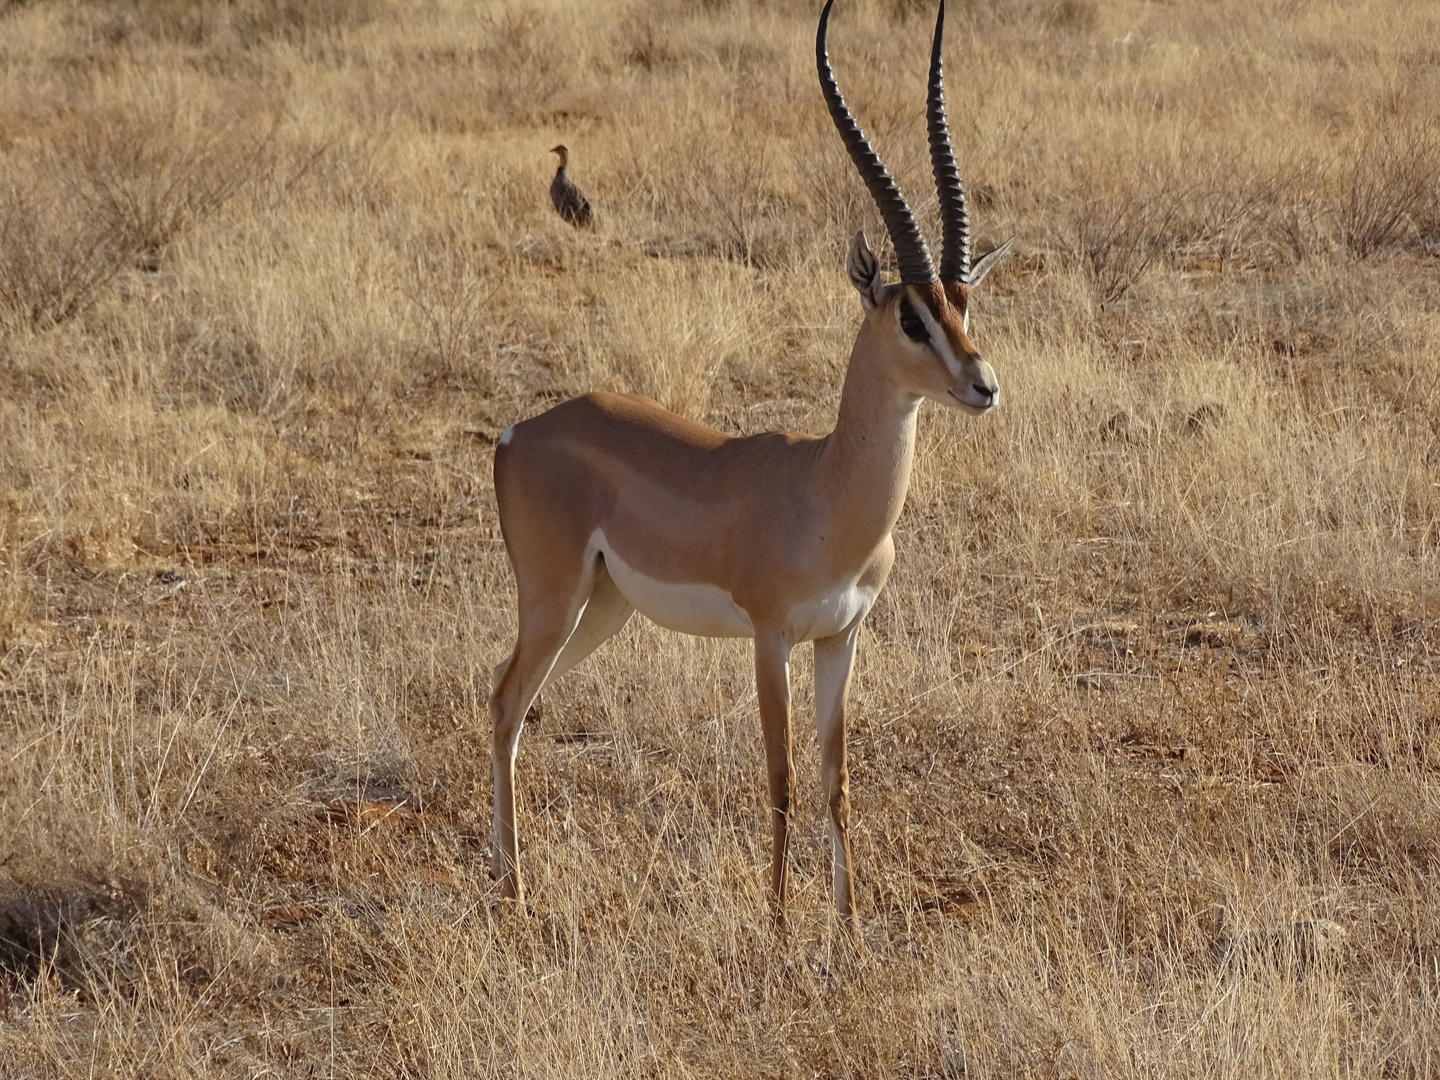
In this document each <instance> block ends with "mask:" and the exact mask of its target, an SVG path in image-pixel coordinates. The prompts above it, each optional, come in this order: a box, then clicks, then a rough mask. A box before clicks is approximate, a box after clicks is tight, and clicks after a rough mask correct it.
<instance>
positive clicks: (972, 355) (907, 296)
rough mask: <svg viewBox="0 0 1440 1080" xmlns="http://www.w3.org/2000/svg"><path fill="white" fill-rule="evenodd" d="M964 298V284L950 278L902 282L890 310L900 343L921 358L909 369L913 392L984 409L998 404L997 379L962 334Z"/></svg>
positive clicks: (969, 408)
mask: <svg viewBox="0 0 1440 1080" xmlns="http://www.w3.org/2000/svg"><path fill="white" fill-rule="evenodd" d="M969 298H970V297H969V289H968V288H967V287H966V286H964V285H961V284H958V283H955V282H951V283H947V284H946V285H945V286H943V287H942V286H940V285H939V284H934V285H904V286H901V287H900V288H899V289H897V290H896V293H895V301H894V303H893V305H892V311H893V315H894V319H895V329H896V335H897V337H898V338H899V340H900V342H901V345H902V347H903V348H904V350H905V352H906V353H907V354H908V355H910V356H911V357H913V358H914V359H915V360H916V361H920V363H917V364H916V365H915V368H914V377H915V381H916V384H917V385H916V387H915V389H916V391H917V392H918V393H920V394H923V395H924V396H925V397H928V398H932V399H934V400H936V401H939V402H942V403H943V404H946V405H952V406H958V407H959V408H962V409H965V410H967V411H969V412H973V413H983V412H988V411H989V410H990V409H993V408H994V407H995V406H996V405H998V404H999V403H1000V384H999V383H998V382H997V381H996V379H995V372H994V371H993V370H992V369H991V367H990V365H989V364H987V363H986V362H985V361H984V360H983V359H982V358H981V356H980V351H979V350H978V349H977V348H975V345H974V343H973V342H971V340H970V336H969V334H968V333H966V330H965V324H966V321H967V320H966V306H967V304H968V302H969Z"/></svg>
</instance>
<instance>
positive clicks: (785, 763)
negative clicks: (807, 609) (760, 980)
mask: <svg viewBox="0 0 1440 1080" xmlns="http://www.w3.org/2000/svg"><path fill="white" fill-rule="evenodd" d="M790 649H791V644H790V641H789V639H788V638H786V637H785V636H783V635H781V634H775V633H765V632H763V631H759V630H757V631H756V634H755V691H756V694H757V696H758V697H759V699H760V729H761V731H762V732H763V734H764V736H765V773H766V777H767V778H768V780H769V783H770V814H771V827H772V829H773V830H774V832H773V837H774V839H773V848H772V851H771V862H770V889H771V892H772V893H773V895H774V899H775V921H776V922H777V923H779V924H780V925H782V926H783V925H784V923H785V893H786V888H787V886H788V884H789V879H790V874H789V867H788V862H789V860H788V859H787V852H788V851H789V846H790V793H791V792H792V791H793V790H794V789H795V761H794V755H793V754H792V752H791V739H790Z"/></svg>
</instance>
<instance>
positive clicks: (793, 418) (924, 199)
mask: <svg viewBox="0 0 1440 1080" xmlns="http://www.w3.org/2000/svg"><path fill="white" fill-rule="evenodd" d="M818 7H819V3H818V0H815V2H806V3H787V4H783V5H782V4H761V3H758V2H756V3H753V4H747V3H745V2H743V0H731V2H725V0H714V2H711V3H706V4H697V5H684V4H681V3H679V2H678V0H634V2H631V3H623V2H619V0H609V2H597V3H584V4H582V3H579V2H577V0H554V2H549V3H546V2H544V0H536V2H535V3H533V4H530V5H525V4H521V3H516V4H501V3H496V4H475V5H472V4H464V3H460V2H458V0H457V2H447V0H435V2H431V3H425V4H417V5H401V4H398V3H395V4H392V3H387V2H385V0H370V2H368V3H367V2H354V3H350V2H343V0H328V2H323V3H321V2H316V3H302V2H301V0H234V2H233V3H229V4H224V5H219V4H214V5H210V4H199V3H193V2H187V0H117V2H112V3H99V2H96V3H83V2H78V0H69V2H67V0H55V2H50V3H41V2H34V3H22V4H15V3H11V4H10V5H9V6H5V5H3V4H0V100H3V102H4V105H3V108H0V822H3V832H0V1075H3V1076H5V1077H69V1076H82V1075H83V1076H116V1077H120V1076H124V1077H195V1076H235V1077H258V1076H262V1075H268V1076H277V1075H281V1076H285V1075H324V1076H331V1075H334V1076H385V1077H391V1076H425V1077H430V1076H491V1075H497V1076H511V1075H523V1076H557V1077H574V1076H625V1077H629V1076H636V1075H649V1076H728V1075H745V1076H785V1077H792V1076H793V1077H811V1076H837V1077H838V1076H845V1077H852V1076H853V1077H858V1076H895V1077H961V1076H964V1077H982V1076H983V1077H992V1076H993V1077H1014V1076H1026V1075H1031V1076H1038V1077H1069V1076H1081V1077H1117V1076H1162V1075H1163V1076H1182V1077H1188V1076H1217V1077H1218V1076H1225V1077H1229V1076H1234V1077H1245V1078H1254V1077H1271V1076H1287V1077H1288V1076H1327V1077H1329V1076H1357V1077H1362V1076H1363V1077H1373V1076H1392V1077H1415V1078H1419V1077H1426V1076H1434V1075H1436V1074H1437V1072H1440V1020H1437V1014H1440V922H1437V913H1440V904H1437V899H1440V898H1437V892H1436V890H1437V872H1440V690H1437V686H1436V666H1437V658H1440V657H1437V651H1436V646H1435V634H1436V631H1437V614H1440V597H1437V594H1436V590H1437V581H1436V561H1437V544H1440V534H1437V526H1440V484H1437V478H1440V469H1437V464H1440V439H1437V435H1440V359H1437V353H1440V277H1437V274H1436V269H1437V256H1440V201H1437V191H1440V175H1437V173H1440V129H1437V127H1436V125H1435V119H1434V118H1435V117H1436V116H1437V115H1440V46H1437V44H1436V43H1437V42H1440V9H1437V8H1435V7H1433V6H1426V5H1403V4H1399V3H1385V2H1382V0H1371V2H1360V3H1355V4H1345V3H1338V2H1336V3H1322V2H1314V3H1306V2H1304V0H1291V2H1283V0H1281V2H1273V3H1265V2H1261V3H1255V2H1252V0H1232V2H1226V3H1216V4H1209V5H1194V6H1189V5H1179V4H1176V5H1163V4H1157V3H1139V2H1131V0H1098V2H1084V0H1078V2H1077V0H1066V2H1063V3H1051V2H1048V0H993V2H982V0H974V2H971V3H965V2H960V3H956V4H953V5H952V9H951V13H950V37H949V51H948V70H949V77H950V95H949V97H950V103H951V114H952V118H953V122H954V127H955V138H956V144H957V151H958V155H959V159H960V162H961V167H962V169H963V171H964V173H965V176H966V178H967V180H968V182H969V184H970V188H971V192H972V199H973V204H974V207H973V208H974V213H975V220H976V228H977V230H978V241H979V244H978V246H979V247H980V248H981V249H982V250H983V248H984V247H986V246H988V245H990V244H993V243H995V242H997V241H999V240H1002V239H1004V238H1005V237H1007V236H1009V235H1011V234H1012V233H1013V234H1015V235H1016V236H1017V237H1018V239H1017V241H1016V247H1015V251H1014V253H1013V254H1012V255H1011V256H1010V258H1009V260H1008V262H1006V263H1004V264H1002V266H1001V269H1000V270H998V271H996V272H995V273H994V274H993V275H992V276H991V277H990V278H989V279H988V280H987V281H986V283H985V284H984V286H983V287H982V289H981V292H980V294H979V297H978V299H977V307H976V315H975V318H974V320H973V322H972V329H973V331H974V334H975V337H976V339H977V341H978V342H979V344H980V346H981V348H982V349H983V350H984V351H985V353H986V355H987V357H988V358H989V359H990V360H991V361H992V362H993V363H994V366H995V368H996V370H997V372H998V375H999V378H1000V381H1001V386H1002V388H1003V398H1004V400H1003V405H1002V408H1001V409H1000V410H999V411H998V413H997V414H995V415H993V416H991V417H988V418H985V419H983V420H978V421H977V420H974V419H972V418H967V417H962V416H958V415H954V414H950V413H946V412H945V411H943V410H941V409H939V408H935V407H933V406H927V407H926V408H925V410H924V411H923V415H922V417H921V431H920V448H919V454H918V461H917V468H916V475H915V480H914V485H913V487H912V489H911V494H910V500H909V504H908V506H907V508H906V511H905V514H904V516H903V517H902V519H901V521H900V525H899V528H898V530H897V537H896V540H897V546H898V548H899V561H898V566H897V570H896V572H895V574H894V576H893V577H892V579H891V583H890V585H889V588H888V590H887V592H886V593H885V594H884V595H883V596H882V598H881V600H880V603H879V604H878V606H877V607H876V610H875V611H874V613H873V615H872V617H871V619H870V621H869V623H868V625H867V628H866V630H865V632H864V634H863V636H862V639H861V647H860V659H859V664H858V668H857V675H856V680H855V684H854V690H853V694H852V715H853V728H852V731H851V735H850V747H851V761H852V769H853V773H852V777H853V797H854V802H855V809H856V815H857V819H858V820H857V824H856V830H855V855H856V860H857V865H858V868H859V875H860V877H859V895H860V904H861V909H862V913H863V945H864V948H863V952H860V953H857V952H856V951H855V950H854V949H852V948H851V947H850V946H849V944H848V943H847V942H846V939H845V937H844V935H843V933H842V932H841V929H840V928H839V927H838V926H837V923H836V920H835V919H834V917H833V915H832V914H831V909H830V900H829V895H828V892H829V886H828V880H829V872H828V846H827V844H826V841H825V834H824V829H823V825H822V817H821V809H822V807H821V804H820V799H819V797H818V778H817V776H816V752H815V748H814V738H813V734H812V732H813V726H812V722H811V720H810V714H809V712H808V705H809V695H810V691H809V688H808V685H807V681H808V676H807V668H808V656H807V655H805V653H806V651H805V650H799V651H797V657H798V669H799V670H798V671H797V679H796V687H797V690H796V704H797V748H798V767H799V772H800V788H799V811H798V825H799V830H800V835H799V837H798V840H797V842H796V844H795V852H794V860H795V866H796V872H795V874H796V876H795V882H794V890H795V891H794V896H793V899H792V904H791V915H792V928H791V931H790V932H789V933H788V934H785V935H783V936H777V935H776V934H775V933H774V932H773V931H772V929H771V925H770V920H769V914H768V910H767V903H766V895H765V884H764V883H765V880H766V866H767V861H768V851H767V844H768V832H769V830H768V826H767V818H766V811H765V809H764V791H765V781H764V771H763V767H762V753H761V749H760V740H759V732H758V724H757V719H756V714H755V701H754V691H753V686H752V681H751V673H750V667H749V655H748V649H747V647H746V645H745V644H744V643H740V642H707V641H699V640H692V639H685V638H680V637H676V636H672V635H668V634H666V633H664V632H663V631H659V630H657V629H655V628H654V627H652V626H650V625H647V624H645V623H644V622H643V620H640V619H636V620H634V621H633V622H632V624H631V625H630V627H628V628H627V629H626V631H625V632H624V633H623V634H622V635H621V636H620V637H619V638H617V639H616V640H615V641H614V642H612V643H611V644H610V645H608V646H607V647H606V648H605V649H604V650H603V651H602V652H601V653H599V654H597V655H596V656H595V657H594V658H592V659H591V660H590V661H589V662H587V664H586V665H585V666H584V667H582V668H581V669H578V670H577V671H576V672H575V673H573V674H572V675H570V676H569V677H567V678H566V679H565V680H564V681H563V682H562V683H561V684H559V685H557V686H555V687H554V688H553V689H551V690H549V691H547V693H546V695H545V698H544V701H543V703H542V708H541V709H540V710H539V712H538V715H536V716H533V717H532V720H531V723H530V724H529V725H528V727H527V731H526V733H525V737H524V739H523V740H522V745H521V756H520V764H519V783H520V790H521V806H520V825H521V830H522V836H523V840H524V843H525V848H524V852H523V861H524V865H525V869H526V871H527V873H528V884H529V887H530V890H531V898H530V904H529V909H528V911H526V912H525V913H523V914H517V913H514V912H507V911H506V910H505V909H504V908H503V907H502V906H501V905H500V904H499V903H498V901H497V898H496V894H495V889H494V887H493V885H492V883H491V882H490V880H489V876H488V866H487V850H488V843H487V835H488V832H489V827H490V760H489V751H488V716H487V714H486V711H485V708H484V696H485V694H486V692H487V690H488V678H489V671H490V668H491V666H492V665H493V664H495V663H496V662H497V661H498V660H499V659H501V658H502V657H503V656H504V655H505V653H506V652H507V650H508V648H509V645H510V636H511V633H512V629H513V623H514V606H513V603H514V602H513V597H512V584H511V578H510V572H509V567H508V564H507V562H506V559H505V555H504V549H503V545H502V544H501V542H500V540H499V538H498V531H497V524H496V518H495V508H494V503H493V499H492V495H491V490H490V476H489V470H490V459H491V449H490V447H491V445H492V443H493V441H494V439H495V437H496V436H497V434H498V433H499V432H500V431H501V430H502V429H503V428H504V427H505V426H506V425H507V424H509V423H511V422H512V421H514V420H515V419H518V418H521V417H524V416H526V415H529V414H533V413H535V412H537V411H539V410H541V409H543V408H545V407H546V406H547V405H549V404H552V403H554V402H556V401H559V400H561V399H563V398H566V397H568V396H571V395H574V394H576V393H579V392H582V391H584V390H587V389H592V388H612V389H627V390H637V391H641V392H644V393H648V394H651V395H653V396H655V397H657V398H659V399H660V400H661V401H662V402H664V403H665V404H666V405H668V406H670V407H671V408H673V409H676V410H678V411H680V412H682V413H685V414H687V415H690V416H693V417H696V418H698V419H701V420H704V421H706V422H708V423H711V424H713V425H715V426H717V427H719V428H721V429H722V430H725V431H730V432H736V433H748V432H755V431H761V430H766V429H769V428H772V427H776V426H783V427H788V428H791V429H794V430H799V431H807V432H815V433H819V432H823V431H825V430H827V429H828V426H829V424H830V423H831V422H832V420H833V415H834V409H835V405H836V402H837V399H838V394H839V387H840V382H841V378H842V376H843V372H844V363H845V359H846V356H847V354H848V349H849V346H850V342H851V339H852V335H853V333H854V331H855V328H856V326H857V324H858V320H859V318H860V309H859V304H858V302H857V299H856V297H855V294H854V292H853V291H852V289H851V288H850V286H849V285H848V283H847V281H846V278H845V274H844V270H843V260H844V251H845V245H846V242H847V239H848V237H849V236H850V234H851V233H853V231H854V230H855V229H857V228H859V227H861V226H864V227H865V228H866V229H867V231H868V234H869V236H870V237H871V239H872V242H876V241H878V240H879V239H880V237H881V236H882V235H883V234H882V230H881V229H880V227H879V223H878V219H877V217H876V215H875V213H874V212H873V210H872V208H871V206H870V205H869V202H868V199H867V197H866V196H865V194H864V191H863V188H862V187H861V186H860V184H859V182H858V180H857V179H856V177H855V176H854V173H853V171H852V170H851V168H850V166H849V164H848V162H847V161H846V159H845V157H844V155H843V151H842V149H841V147H840V143H839V140H838V138H837V137H836V135H835V133H834V131H833V129H832V127H831V125H830V121H829V119H828V118H827V116H826V115H825V113H824V111H823V108H822V104H821V99H820V94H819V92H818V89H817V86H816V82H815V76H814V72H813V51H812V49H813V46H812V42H813V33H814V26H815V18H816V15H817V13H818ZM932 18H933V9H932V7H931V6H930V5H929V4H928V3H918V2H916V3H911V2H908V0H891V2H888V3H886V2H879V0H868V2H867V0H853V2H852V0H841V2H840V4H839V5H838V10H837V12H836V15H835V19H834V22H833V26H832V35H831V36H832V54H833V55H834V57H835V60H836V69H837V73H838V75H839V77H840V80H841V85H842V87H843V88H844V89H845V90H846V92H847V94H848V96H849V98H850V100H851V103H852V105H853V106H854V107H855V109H856V111H857V114H858V116H859V117H860V119H861V121H862V123H863V124H864V125H865V127H866V129H867V130H868V131H869V132H870V133H871V134H872V136H873V137H874V138H875V139H876V141H877V144H878V146H879V149H880V151H881V153H882V154H884V155H885V156H886V158H887V160H888V161H889V162H890V164H891V166H892V168H893V169H894V170H895V171H896V172H897V174H898V176H899V178H900V180H901V182H902V184H903V186H904V187H905V189H906V190H907V192H908V193H909V195H910V197H911V200H912V203H914V204H915V205H916V206H917V209H918V210H919V211H920V213H921V215H922V218H923V219H924V221H925V222H926V223H927V225H928V226H929V228H930V229H931V234H932V235H934V226H935V222H934V216H933V210H934V198H933V194H932V190H933V189H932V188H931V185H930V182H929V178H928V162H927V159H926V156H925V155H926V152H925V143H924V127H923V102H924V74H925V64H926V58H927V56H928V48H929V34H930V29H931V25H932V22H931V20H932ZM559 141H564V142H566V143H568V145H569V146H570V147H571V149H572V153H573V161H572V167H573V172H574V174H575V177H576V179H577V180H578V182H579V183H580V184H581V185H582V186H583V187H584V188H585V189H586V190H587V191H588V192H589V194H590V196H591V198H592V199H593V200H594V202H595V204H596V206H597V209H598V215H599V225H598V228H596V229H595V230H594V231H593V232H576V231H574V230H572V229H570V228H568V227H567V226H566V225H565V224H564V223H563V222H561V221H560V220H559V219H558V218H556V217H555V216H554V214H553V213H552V212H551V210H550V207H549V205H548V200H547V196H546V188H547V185H548V182H549V178H550V175H551V171H552V169H553V162H554V159H553V158H551V157H549V156H548V155H547V153H546V151H547V149H548V148H549V147H550V146H551V145H552V144H554V143H555V142H559ZM882 250H885V251H888V247H885V248H882Z"/></svg>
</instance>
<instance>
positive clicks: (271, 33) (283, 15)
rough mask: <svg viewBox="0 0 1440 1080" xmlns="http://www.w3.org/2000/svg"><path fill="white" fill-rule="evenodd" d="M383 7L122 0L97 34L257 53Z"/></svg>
mask: <svg viewBox="0 0 1440 1080" xmlns="http://www.w3.org/2000/svg"><path fill="white" fill-rule="evenodd" d="M380 9H381V3H380V0H234V2H232V3H228V4H208V3H203V2H199V0H128V2H126V0H122V2H120V3H114V4H108V5H105V7H104V19H103V21H101V22H100V23H99V24H98V25H97V27H96V31H97V34H98V36H99V37H100V39H101V40H102V41H104V42H105V43H106V44H107V45H110V46H117V45H123V44H125V43H127V42H152V43H174V44H178V45H188V46H192V47H201V48H217V47H220V48H224V47H225V46H239V47H240V48H243V49H247V50H253V49H257V48H262V47H264V46H266V45H268V44H269V43H270V42H273V41H286V42H291V43H301V42H304V41H307V40H310V39H313V38H315V37H318V36H321V35H326V34H332V33H335V32H337V31H340V30H345V29H352V28H355V27H359V26H364V25H365V24H366V23H368V22H370V21H371V20H372V19H374V18H375V16H376V15H377V14H378V13H379V11H380Z"/></svg>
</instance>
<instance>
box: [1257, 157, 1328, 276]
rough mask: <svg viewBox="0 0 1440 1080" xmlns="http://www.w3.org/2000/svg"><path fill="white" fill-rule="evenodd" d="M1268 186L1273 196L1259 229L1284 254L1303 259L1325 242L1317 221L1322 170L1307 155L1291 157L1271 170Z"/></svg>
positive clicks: (1322, 176)
mask: <svg viewBox="0 0 1440 1080" xmlns="http://www.w3.org/2000/svg"><path fill="white" fill-rule="evenodd" d="M1269 186H1270V190H1271V191H1272V192H1273V199H1272V200H1271V202H1270V205H1269V207H1268V208H1267V210H1266V212H1265V214H1264V216H1263V218H1262V221H1263V225H1262V227H1261V228H1262V232H1263V234H1264V236H1265V238H1266V240H1267V241H1268V242H1269V244H1270V245H1271V247H1272V248H1273V249H1275V250H1277V251H1278V252H1279V253H1280V254H1281V255H1282V256H1283V257H1285V258H1288V259H1290V260H1291V261H1294V262H1303V261H1304V260H1306V259H1308V258H1310V257H1312V256H1313V255H1315V254H1316V253H1317V252H1319V251H1320V250H1322V249H1323V248H1324V244H1325V241H1324V231H1323V228H1322V225H1321V220H1320V219H1321V214H1320V208H1321V206H1322V205H1323V199H1324V189H1325V169H1324V167H1323V166H1322V165H1321V164H1320V163H1319V162H1317V161H1315V160H1313V159H1311V158H1309V157H1300V158H1297V159H1293V160H1291V161H1288V162H1286V163H1284V164H1282V165H1280V166H1278V167H1277V168H1276V169H1275V170H1274V171H1273V172H1272V173H1271V179H1270V183H1269Z"/></svg>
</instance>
